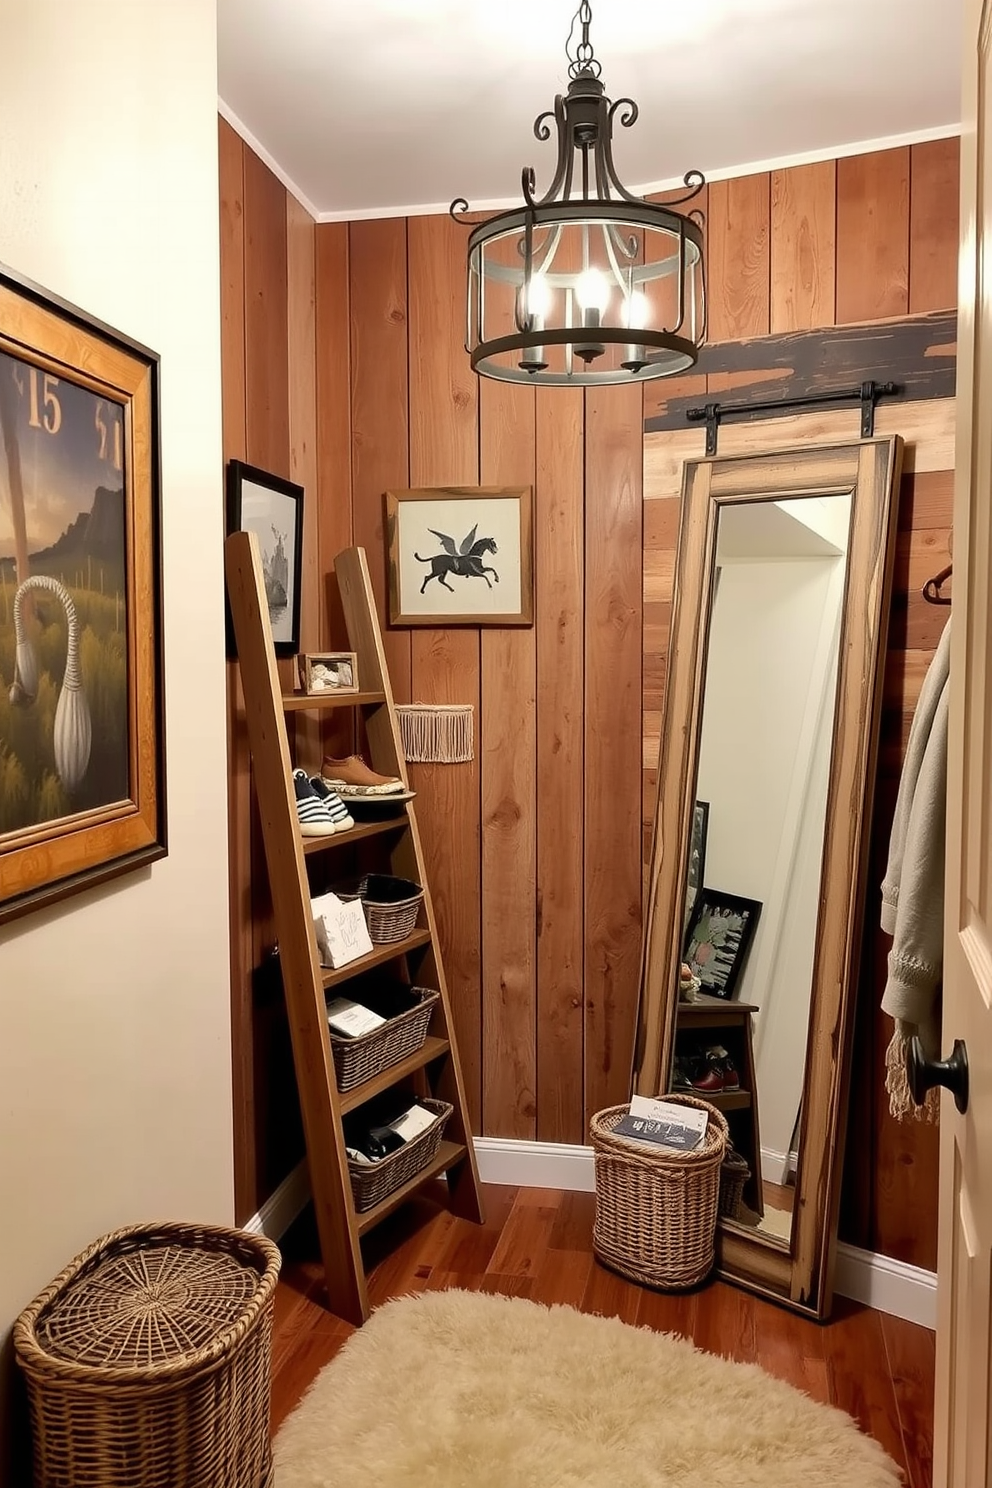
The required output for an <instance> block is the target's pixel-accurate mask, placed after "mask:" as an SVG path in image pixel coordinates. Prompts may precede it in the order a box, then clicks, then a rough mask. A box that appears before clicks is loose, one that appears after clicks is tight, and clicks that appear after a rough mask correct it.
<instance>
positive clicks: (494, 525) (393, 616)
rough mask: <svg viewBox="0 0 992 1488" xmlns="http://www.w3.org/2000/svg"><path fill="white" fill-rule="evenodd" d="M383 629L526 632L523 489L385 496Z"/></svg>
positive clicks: (527, 521)
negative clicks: (519, 628) (507, 628)
mask: <svg viewBox="0 0 992 1488" xmlns="http://www.w3.org/2000/svg"><path fill="white" fill-rule="evenodd" d="M386 532H387V537H388V545H389V623H390V624H391V625H432V626H446V625H533V623H534V528H533V492H532V490H531V487H530V486H434V487H430V488H425V489H420V490H414V491H387V492H386Z"/></svg>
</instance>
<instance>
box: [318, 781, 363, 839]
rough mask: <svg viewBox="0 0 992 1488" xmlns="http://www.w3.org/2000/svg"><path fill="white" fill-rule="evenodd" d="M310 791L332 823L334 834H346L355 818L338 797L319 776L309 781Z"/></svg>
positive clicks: (353, 823)
mask: <svg viewBox="0 0 992 1488" xmlns="http://www.w3.org/2000/svg"><path fill="white" fill-rule="evenodd" d="M310 789H311V790H312V791H313V793H314V795H315V796H316V797H317V799H318V800H319V801H320V803H321V805H322V806H323V807H324V810H325V811H326V812H327V813H328V815H329V816H330V818H331V821H332V822H333V823H334V830H335V832H347V831H348V830H349V828H351V827H353V826H354V825H355V818H354V817H353V816H352V814H351V812H350V811H349V810H348V808H347V806H346V805H345V804H344V802H343V801H342V799H341V797H340V796H339V795H338V793H337V791H333V790H331V789H330V787H329V786H328V785H327V784H326V783H325V782H324V781H323V780H321V778H320V776H319V775H314V776H313V777H312V778H311V780H310Z"/></svg>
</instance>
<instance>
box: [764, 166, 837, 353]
mask: <svg viewBox="0 0 992 1488" xmlns="http://www.w3.org/2000/svg"><path fill="white" fill-rule="evenodd" d="M836 203H837V164H836V161H833V160H821V161H818V162H817V163H816V164H814V165H795V166H792V167H790V168H789V169H788V170H777V171H772V184H771V259H770V261H771V314H770V327H769V329H770V330H772V331H809V330H813V329H815V328H819V327H820V326H829V325H833V323H834V313H835V310H834V290H835V283H836V237H835V228H836Z"/></svg>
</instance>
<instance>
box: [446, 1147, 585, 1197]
mask: <svg viewBox="0 0 992 1488" xmlns="http://www.w3.org/2000/svg"><path fill="white" fill-rule="evenodd" d="M475 1156H476V1160H477V1162H478V1164H479V1177H480V1179H481V1180H482V1182H483V1183H507V1184H510V1185H512V1186H513V1187H515V1188H563V1189H565V1190H567V1191H568V1192H571V1193H595V1191H596V1172H595V1168H594V1167H593V1159H592V1148H591V1147H580V1146H578V1145H577V1144H575V1143H570V1142H522V1141H519V1140H518V1139H516V1138H515V1137H476V1138H475Z"/></svg>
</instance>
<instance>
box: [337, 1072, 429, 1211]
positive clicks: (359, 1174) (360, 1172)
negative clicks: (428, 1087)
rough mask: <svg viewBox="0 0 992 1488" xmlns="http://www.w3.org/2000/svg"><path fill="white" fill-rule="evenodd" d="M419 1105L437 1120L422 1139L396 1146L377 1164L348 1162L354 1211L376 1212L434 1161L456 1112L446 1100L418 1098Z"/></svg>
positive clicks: (422, 1135)
mask: <svg viewBox="0 0 992 1488" xmlns="http://www.w3.org/2000/svg"><path fill="white" fill-rule="evenodd" d="M417 1104H418V1105H421V1106H423V1107H425V1109H426V1110H428V1111H433V1112H434V1113H435V1116H436V1120H435V1121H433V1122H432V1123H431V1125H430V1126H429V1127H427V1129H426V1131H422V1132H421V1133H420V1135H419V1136H416V1137H414V1138H413V1139H412V1140H411V1141H409V1142H405V1143H404V1144H403V1146H402V1147H397V1149H396V1151H395V1152H391V1153H390V1154H389V1156H388V1157H384V1158H382V1159H381V1161H379V1162H377V1163H372V1164H371V1165H369V1164H367V1163H358V1162H355V1161H354V1160H353V1159H352V1158H349V1159H348V1174H349V1176H350V1178H351V1192H352V1196H353V1198H354V1200H355V1208H356V1209H357V1211H358V1212H359V1214H361V1213H363V1212H364V1211H365V1210H366V1209H374V1208H375V1206H376V1204H378V1203H380V1202H381V1200H382V1199H385V1198H388V1196H389V1195H390V1194H391V1193H395V1191H396V1190H397V1189H398V1188H400V1187H401V1186H402V1185H403V1184H404V1183H405V1182H406V1181H407V1179H408V1178H412V1177H413V1176H414V1174H415V1173H419V1172H420V1170H421V1168H426V1166H427V1164H428V1163H430V1162H433V1160H434V1158H435V1157H436V1156H437V1153H438V1149H439V1147H440V1146H441V1138H442V1137H443V1136H444V1128H445V1127H446V1126H447V1124H448V1117H449V1116H450V1115H451V1113H452V1111H453V1110H454V1109H455V1108H454V1106H451V1105H449V1104H448V1102H447V1101H439V1100H431V1099H429V1098H419V1097H418V1101H417Z"/></svg>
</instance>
